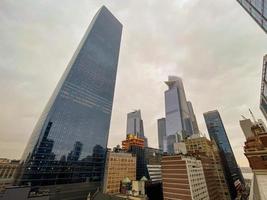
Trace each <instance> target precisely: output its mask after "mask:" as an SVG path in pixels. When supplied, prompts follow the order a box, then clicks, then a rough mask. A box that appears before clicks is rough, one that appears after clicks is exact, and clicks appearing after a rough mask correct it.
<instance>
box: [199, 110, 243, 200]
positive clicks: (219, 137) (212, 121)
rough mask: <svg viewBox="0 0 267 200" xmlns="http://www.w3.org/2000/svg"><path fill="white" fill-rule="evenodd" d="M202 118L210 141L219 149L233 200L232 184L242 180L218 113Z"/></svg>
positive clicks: (234, 190) (207, 114) (211, 113)
mask: <svg viewBox="0 0 267 200" xmlns="http://www.w3.org/2000/svg"><path fill="white" fill-rule="evenodd" d="M204 118H205V122H206V126H207V129H208V132H209V136H210V139H211V140H214V141H215V142H216V144H217V146H218V148H219V151H220V154H221V159H222V163H223V167H224V173H225V178H226V181H227V184H228V187H229V192H230V194H231V197H232V199H235V198H236V195H237V193H236V188H235V184H234V183H235V181H238V179H239V180H240V181H241V182H243V180H244V179H243V176H242V173H241V171H240V169H239V167H238V165H237V162H236V159H235V156H234V153H233V150H232V147H231V145H230V142H229V139H228V137H227V134H226V131H225V128H224V125H223V122H222V119H221V116H220V113H219V112H218V111H217V110H214V111H209V112H206V113H204Z"/></svg>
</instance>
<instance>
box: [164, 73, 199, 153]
mask: <svg viewBox="0 0 267 200" xmlns="http://www.w3.org/2000/svg"><path fill="white" fill-rule="evenodd" d="M165 83H166V84H167V85H168V90H167V91H165V114H166V139H165V140H166V142H165V145H164V152H168V153H173V152H174V150H173V143H175V142H180V141H181V140H182V139H183V138H186V137H188V136H191V135H192V134H193V133H194V129H195V130H196V131H197V130H198V128H197V125H196V123H197V122H196V119H195V117H194V116H195V115H194V113H193V107H192V104H191V103H190V102H188V101H187V100H186V95H185V91H184V86H183V82H182V79H181V78H179V77H176V76H169V78H168V81H166V82H165ZM189 107H190V108H189ZM193 121H194V122H195V127H193ZM197 132H198V131H197Z"/></svg>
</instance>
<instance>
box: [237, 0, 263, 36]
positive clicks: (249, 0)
mask: <svg viewBox="0 0 267 200" xmlns="http://www.w3.org/2000/svg"><path fill="white" fill-rule="evenodd" d="M237 1H238V3H240V5H241V6H242V7H243V8H244V9H245V10H246V11H247V13H248V14H249V15H250V16H251V17H252V18H253V19H254V20H255V21H256V22H257V24H258V25H259V26H260V27H261V28H262V29H263V30H264V32H265V33H267V1H266V0H237Z"/></svg>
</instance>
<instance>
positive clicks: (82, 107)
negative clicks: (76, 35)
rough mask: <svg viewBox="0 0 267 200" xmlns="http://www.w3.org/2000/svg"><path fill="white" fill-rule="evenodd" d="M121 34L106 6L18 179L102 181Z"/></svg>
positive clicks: (72, 63)
mask: <svg viewBox="0 0 267 200" xmlns="http://www.w3.org/2000/svg"><path fill="white" fill-rule="evenodd" d="M121 33H122V25H121V23H120V22H119V21H118V20H117V19H116V18H115V17H114V16H113V15H112V14H111V13H110V11H109V10H108V9H107V8H106V7H104V6H103V7H102V8H101V9H100V10H99V11H98V13H97V14H96V16H95V17H94V19H93V21H92V22H91V24H90V26H89V28H88V29H87V31H86V33H85V36H84V37H83V39H82V41H81V43H80V44H79V46H78V49H77V50H76V52H75V54H74V56H73V57H72V59H71V61H70V63H69V65H68V66H67V69H66V71H65V72H64V74H63V76H62V78H61V80H60V81H59V83H58V85H57V87H56V89H55V91H54V93H53V95H52V97H51V98H50V100H49V102H48V104H47V106H46V108H45V110H44V112H43V113H42V115H41V117H40V119H39V121H38V123H37V125H36V127H35V129H34V131H33V133H32V136H31V138H30V140H29V143H28V145H27V147H26V149H25V151H24V153H23V156H22V159H21V166H20V169H19V170H18V173H17V175H16V181H15V183H16V184H18V185H25V184H31V185H32V186H44V185H57V184H68V183H80V182H94V183H95V182H100V181H101V179H102V177H103V171H104V161H105V153H106V147H107V140H108V134H109V126H110V118H111V112H112V104H113V95H114V88H115V81H116V73H117V64H118V57H119V49H120V42H121Z"/></svg>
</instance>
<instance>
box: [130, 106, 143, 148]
mask: <svg viewBox="0 0 267 200" xmlns="http://www.w3.org/2000/svg"><path fill="white" fill-rule="evenodd" d="M128 135H135V136H136V137H138V138H142V139H144V142H145V146H146V147H147V146H148V142H147V138H146V137H145V134H144V123H143V120H142V117H141V110H135V111H133V112H130V113H128V114H127V128H126V137H127V136H128Z"/></svg>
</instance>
